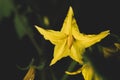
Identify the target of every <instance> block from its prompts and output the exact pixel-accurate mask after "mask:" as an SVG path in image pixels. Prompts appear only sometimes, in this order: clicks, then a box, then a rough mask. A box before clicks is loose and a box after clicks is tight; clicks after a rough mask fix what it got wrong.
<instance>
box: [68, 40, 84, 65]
mask: <svg viewBox="0 0 120 80" xmlns="http://www.w3.org/2000/svg"><path fill="white" fill-rule="evenodd" d="M84 51H85V48H84V46H82V45H81V44H80V43H79V42H78V41H74V43H73V45H72V47H71V52H70V54H69V55H70V57H71V58H72V59H73V60H75V61H77V62H79V63H80V64H83V61H82V59H83V57H82V54H83V53H84Z"/></svg>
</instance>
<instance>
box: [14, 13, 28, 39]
mask: <svg viewBox="0 0 120 80" xmlns="http://www.w3.org/2000/svg"><path fill="white" fill-rule="evenodd" d="M23 21H24V19H23V17H20V16H19V15H18V14H16V16H15V18H14V24H15V29H16V32H17V34H18V36H19V38H20V39H21V38H22V37H23V36H24V35H25V34H26V29H25V25H24V23H23Z"/></svg>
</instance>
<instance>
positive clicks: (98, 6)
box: [0, 0, 120, 80]
mask: <svg viewBox="0 0 120 80" xmlns="http://www.w3.org/2000/svg"><path fill="white" fill-rule="evenodd" d="M3 1H4V0H0V2H1V3H2V2H3ZM5 1H6V2H4V4H0V35H1V38H0V46H1V47H0V48H1V49H0V51H1V52H0V53H1V60H0V61H2V62H1V63H2V64H1V71H2V72H1V77H3V80H7V79H9V80H22V79H23V77H24V75H25V73H26V71H27V70H20V69H18V68H17V67H16V66H17V65H19V66H21V67H26V66H28V65H29V63H30V62H31V60H32V58H34V59H35V62H34V64H35V65H39V64H40V63H41V62H45V67H44V69H43V70H40V72H42V73H39V71H38V75H45V76H46V77H45V78H46V79H45V80H51V77H50V74H51V73H50V71H51V69H52V70H53V72H54V74H55V75H56V76H57V78H58V80H59V78H61V76H62V74H64V71H65V70H66V69H67V67H68V66H69V64H70V62H71V59H69V58H66V59H63V60H61V61H59V62H58V63H56V64H55V65H54V66H52V67H49V63H50V61H51V59H52V55H53V48H54V46H53V45H52V44H51V43H50V42H49V41H45V40H44V39H43V37H42V36H41V35H40V34H39V33H38V32H37V30H36V29H35V27H34V25H38V26H41V27H44V28H49V29H53V30H60V29H61V27H62V24H63V21H64V18H65V17H66V14H67V11H68V8H69V6H72V8H73V11H74V15H75V18H76V21H77V24H78V26H79V29H80V31H81V32H83V33H86V34H88V33H99V32H102V31H104V30H108V29H109V30H110V31H111V33H114V34H117V35H118V36H119V35H120V33H119V26H120V11H119V10H120V9H119V8H120V5H119V2H118V0H5ZM9 3H10V4H9ZM8 4H9V5H8ZM10 6H13V7H12V8H11V9H9V7H10ZM29 9H30V10H29ZM16 14H17V15H18V18H20V16H21V17H22V18H21V19H20V20H18V21H17V20H16V19H15V18H16ZM44 16H47V17H48V19H49V22H50V24H49V26H46V25H45V24H44V23H43V17H44ZM23 17H24V18H23ZM15 20H16V21H17V22H15ZM24 20H26V21H24ZM21 22H23V23H21ZM15 24H18V25H19V26H18V27H17V29H16V25H15ZM21 24H22V25H23V26H27V28H23V26H21ZM20 27H22V30H20V29H21V28H20ZM19 30H20V33H19V32H18V31H19ZM22 33H23V34H22ZM108 40H109V41H108ZM111 42H113V40H111V38H109V37H108V38H107V40H104V41H103V43H101V44H102V45H105V46H106V45H107V46H109V45H110V44H111ZM35 44H37V46H35ZM38 47H40V49H41V50H40V52H39V51H37V49H36V48H38ZM2 75H4V76H2ZM38 75H37V77H38ZM47 77H48V78H47ZM80 77H82V76H80V75H77V76H72V77H70V78H69V80H72V79H74V80H80ZM6 78H7V79H6ZM39 79H40V77H39ZM39 79H36V80H39ZM42 79H44V78H42ZM42 79H41V80H42ZM81 79H82V78H81Z"/></svg>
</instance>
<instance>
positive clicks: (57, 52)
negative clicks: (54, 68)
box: [50, 40, 68, 66]
mask: <svg viewBox="0 0 120 80" xmlns="http://www.w3.org/2000/svg"><path fill="white" fill-rule="evenodd" d="M66 41H67V40H63V41H62V42H60V43H59V44H57V45H56V46H55V48H54V56H53V59H52V61H51V63H50V66H51V65H53V64H55V63H56V62H57V61H58V60H60V59H61V58H63V57H67V56H68V47H67V45H66Z"/></svg>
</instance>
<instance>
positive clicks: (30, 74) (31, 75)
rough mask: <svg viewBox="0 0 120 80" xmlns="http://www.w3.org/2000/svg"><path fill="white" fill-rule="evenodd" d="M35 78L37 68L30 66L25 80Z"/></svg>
mask: <svg viewBox="0 0 120 80" xmlns="http://www.w3.org/2000/svg"><path fill="white" fill-rule="evenodd" d="M34 78H35V68H34V67H33V66H30V69H29V70H28V72H27V73H26V75H25V77H24V79H23V80H34Z"/></svg>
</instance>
